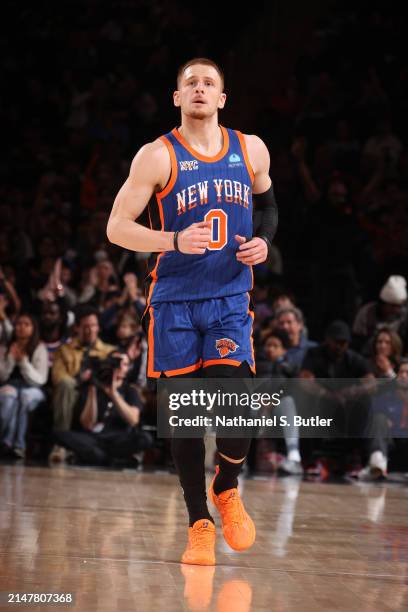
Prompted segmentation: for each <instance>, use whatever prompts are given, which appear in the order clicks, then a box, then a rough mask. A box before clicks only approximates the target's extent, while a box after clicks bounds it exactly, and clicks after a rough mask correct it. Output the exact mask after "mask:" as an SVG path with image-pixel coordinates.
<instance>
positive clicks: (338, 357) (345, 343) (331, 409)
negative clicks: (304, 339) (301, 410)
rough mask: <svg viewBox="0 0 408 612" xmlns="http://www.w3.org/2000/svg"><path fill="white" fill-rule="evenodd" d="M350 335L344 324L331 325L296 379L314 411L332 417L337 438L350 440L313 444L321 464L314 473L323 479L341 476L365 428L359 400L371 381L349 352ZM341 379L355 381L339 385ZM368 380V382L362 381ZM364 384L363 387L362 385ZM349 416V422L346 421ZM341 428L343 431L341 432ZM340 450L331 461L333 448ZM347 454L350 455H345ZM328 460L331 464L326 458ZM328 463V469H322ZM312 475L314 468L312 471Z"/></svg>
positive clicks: (365, 367)
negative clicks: (336, 430) (310, 398)
mask: <svg viewBox="0 0 408 612" xmlns="http://www.w3.org/2000/svg"><path fill="white" fill-rule="evenodd" d="M350 341H351V332H350V328H349V326H348V325H347V324H346V323H345V322H344V321H333V323H331V324H330V325H329V326H328V328H327V329H326V333H325V339H324V341H323V342H322V343H321V344H320V345H319V346H317V347H314V348H311V349H309V350H308V352H307V354H306V356H305V358H304V361H303V363H302V367H301V370H300V374H299V377H300V378H302V379H306V380H305V384H304V385H302V387H303V389H304V391H305V392H306V393H308V394H311V395H312V396H314V401H315V402H316V409H318V410H319V411H320V410H321V411H322V412H323V416H325V417H333V418H334V420H335V423H336V426H337V427H338V429H339V430H340V435H342V436H350V439H343V440H341V441H340V442H339V441H338V440H335V439H332V440H322V441H320V440H319V443H316V442H315V443H314V446H315V448H314V452H315V453H316V451H317V448H318V447H320V455H322V456H323V457H324V462H323V463H322V462H321V461H318V462H317V464H316V468H317V472H318V474H320V475H321V476H322V477H323V476H324V474H326V475H332V474H333V475H336V476H339V475H343V474H344V472H345V471H346V469H347V461H348V460H349V458H350V457H351V456H352V455H353V454H354V453H355V446H354V445H355V442H354V441H353V440H352V439H351V438H356V437H358V436H359V435H360V434H361V433H362V431H360V430H362V429H363V428H364V424H365V416H366V411H365V404H364V401H363V400H361V397H362V396H364V394H365V393H366V392H367V387H369V385H370V384H371V383H372V380H373V379H374V377H373V375H372V374H371V373H370V371H369V365H368V363H367V361H366V360H365V359H364V358H363V357H362V356H361V355H358V354H357V353H356V352H354V351H353V350H351V349H350V348H349V345H350ZM341 379H354V380H353V381H352V382H350V380H344V382H342V381H341ZM365 379H368V380H365ZM363 380H364V384H362V382H363ZM350 415H351V418H349V417H350ZM341 428H343V430H342V429H341ZM333 445H334V446H336V445H337V449H339V448H340V449H341V451H340V455H339V453H338V450H337V451H336V452H337V457H335V458H333V451H332V447H333ZM348 451H349V452H348ZM327 456H330V457H331V459H330V462H327V461H326V457H327ZM325 463H327V466H326V465H325ZM311 470H312V471H313V472H314V471H315V468H311Z"/></svg>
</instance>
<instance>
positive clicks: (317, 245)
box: [0, 0, 408, 610]
mask: <svg viewBox="0 0 408 612" xmlns="http://www.w3.org/2000/svg"><path fill="white" fill-rule="evenodd" d="M2 6H3V8H2V11H3V14H4V16H5V17H6V18H4V19H3V20H2V23H1V25H0V49H1V58H0V64H1V81H2V92H3V93H2V98H1V102H0V108H1V117H2V122H1V125H2V130H1V135H2V149H3V155H2V160H1V162H0V193H1V197H0V347H1V346H2V347H6V346H7V345H8V343H9V341H10V337H11V335H12V333H13V326H14V324H15V322H16V320H17V318H18V316H19V313H21V312H28V313H31V314H32V315H33V316H34V317H36V318H37V319H38V320H39V321H40V334H42V335H41V338H42V340H43V341H44V342H46V344H47V348H48V353H49V358H50V363H51V364H52V360H53V358H54V356H55V353H56V351H57V350H58V349H59V347H60V346H61V345H62V344H64V343H65V342H66V340H67V339H68V338H70V336H71V334H72V333H73V330H74V327H73V325H74V322H75V317H76V316H77V313H78V312H79V311H80V310H81V308H84V307H87V306H90V307H93V308H96V310H97V311H98V312H99V318H100V334H99V335H100V338H101V339H102V340H103V341H104V342H106V343H110V344H112V345H116V346H119V347H122V348H123V347H124V346H128V343H130V342H131V341H134V345H132V347H133V348H132V350H133V353H132V358H131V380H132V382H133V383H134V386H135V388H136V389H137V392H138V394H139V400H138V401H139V402H140V404H139V408H140V411H141V414H142V415H143V418H142V424H143V427H144V430H143V432H144V434H143V435H146V436H147V438H148V440H150V442H151V444H150V443H149V444H148V446H149V448H148V449H147V450H145V451H144V452H140V453H138V454H137V457H133V456H132V457H131V458H129V460H126V461H124V460H119V459H118V458H116V459H115V460H114V461H110V462H108V464H106V463H103V465H104V466H105V467H110V468H114V469H115V470H116V469H117V468H123V467H125V468H132V470H134V471H135V473H136V469H139V470H140V471H141V470H145V471H155V470H164V471H165V472H166V473H167V472H170V473H171V472H173V471H174V470H173V465H172V461H171V457H170V453H169V448H168V445H167V443H166V442H163V441H160V440H156V439H155V433H154V423H155V392H154V386H152V384H151V383H150V382H149V381H148V380H146V375H145V363H146V339H145V336H144V332H143V329H142V327H141V326H140V315H141V313H142V312H143V309H144V304H145V301H144V291H143V282H144V279H145V277H146V274H147V272H148V271H147V267H146V265H147V264H146V257H145V255H144V254H137V253H136V254H134V253H130V252H126V251H125V250H123V249H121V248H119V247H117V246H115V245H113V244H111V243H110V242H109V241H108V239H107V237H106V224H107V220H108V216H109V213H110V210H111V207H112V204H113V201H114V198H115V196H116V194H117V192H118V189H119V188H120V186H121V185H122V184H123V182H124V180H125V179H126V177H127V175H128V171H129V167H130V163H131V160H132V159H133V157H134V155H135V154H136V152H137V150H138V149H139V148H140V146H142V145H143V144H144V143H146V142H149V141H152V140H154V139H155V138H156V137H158V136H159V135H161V134H163V133H166V132H168V131H170V130H171V129H172V128H173V127H175V126H176V125H178V121H179V111H178V110H177V109H175V108H174V107H173V103H172V92H173V90H174V89H175V84H176V74H177V69H178V67H179V65H181V64H182V63H183V62H184V61H186V60H188V59H190V58H192V57H197V56H198V57H200V56H206V57H210V58H212V59H213V60H215V61H216V62H218V63H219V64H220V65H221V67H222V68H223V69H224V72H225V91H226V93H227V96H228V97H227V104H226V108H225V110H223V111H222V113H221V115H220V121H221V123H222V124H223V125H226V126H228V127H231V128H235V129H239V130H240V131H242V132H245V133H250V134H251V133H254V134H257V135H258V136H260V137H261V138H262V139H263V140H264V141H265V143H266V144H267V146H268V148H269V151H270V155H271V172H270V173H271V177H272V180H273V183H274V187H275V193H276V199H277V202H278V206H279V228H278V232H277V235H276V238H275V240H274V253H273V258H272V261H271V262H270V263H269V264H262V265H259V266H257V267H256V269H255V270H254V272H255V287H254V291H253V300H254V303H255V312H256V319H255V336H254V337H255V349H256V354H257V359H258V362H259V364H260V371H261V372H263V374H264V375H265V376H269V375H270V369H268V368H269V365H270V364H269V362H268V355H267V354H266V353H265V345H264V342H265V339H266V338H267V336H268V334H269V332H270V331H272V330H273V329H275V328H276V317H275V316H276V311H277V308H278V304H279V300H280V299H284V301H285V300H286V299H289V300H290V301H291V302H292V303H293V304H295V306H296V307H297V308H298V309H299V310H300V311H301V313H302V315H303V318H304V327H303V329H302V334H303V337H304V338H305V339H307V340H308V341H309V340H311V341H315V342H316V343H318V344H319V343H320V344H321V343H324V342H325V332H326V330H327V328H328V326H329V325H330V324H332V323H333V322H334V321H338V320H341V321H343V322H344V323H345V324H346V325H347V326H348V329H349V330H350V333H351V341H350V343H349V347H350V348H351V349H352V350H354V351H355V352H356V353H357V354H358V355H359V356H360V357H361V358H362V359H364V360H365V362H366V363H367V368H370V367H371V369H372V370H373V371H374V372H375V376H378V377H381V376H382V374H383V373H384V372H382V373H381V372H380V371H379V370H378V368H377V366H378V363H379V362H378V360H376V354H375V350H374V348H373V337H374V332H370V333H368V335H367V336H364V335H362V334H361V333H359V329H358V326H357V325H356V317H357V316H358V314H359V313H361V309H362V308H364V306H365V305H366V304H369V303H372V304H374V305H373V309H372V312H373V313H374V314H375V316H377V319H378V321H381V318H380V316H379V314H378V313H379V310H378V309H380V308H381V303H382V304H384V303H386V304H391V305H394V306H395V305H397V310H395V311H393V312H392V313H391V314H389V315H387V316H389V320H388V323H390V325H391V327H392V329H393V331H395V332H396V334H397V336H398V339H397V344H398V343H399V344H398V346H399V349H398V350H396V352H395V354H393V356H392V359H391V362H392V363H391V365H392V368H391V369H392V372H393V375H394V376H396V375H397V371H398V368H399V366H400V361H401V359H402V358H403V357H404V356H405V357H406V356H407V354H408V318H407V310H406V279H407V277H408V239H407V238H408V232H407V227H408V149H407V136H408V134H407V122H406V109H407V105H408V59H407V53H406V32H407V18H406V14H405V13H403V12H402V9H400V8H399V6H398V4H397V3H395V2H381V1H379V2H376V1H374V2H365V1H361V2H358V3H356V2H349V1H341V2H340V1H334V0H333V1H330V2H327V1H325V2H323V1H315V2H313V3H304V2H293V1H292V2H282V1H280V0H279V1H278V0H275V1H272V2H266V1H265V2H263V1H260V2H257V3H255V4H254V5H250V4H247V5H245V6H244V8H241V6H240V5H239V4H238V3H233V2H215V1H212V0H211V1H207V2H205V4H204V3H203V4H201V5H200V6H196V4H194V3H185V2H181V1H178V0H168V1H163V2H160V1H155V0H152V1H149V2H147V1H145V2H143V1H140V2H139V1H137V0H134V1H132V0H122V1H119V0H118V1H112V2H105V1H97V0H87V1H73V2H61V3H51V2H45V1H44V2H37V3H34V4H33V3H27V2H20V3H15V2H11V1H6V2H4V3H3V5H2ZM142 222H143V223H147V222H148V219H147V216H146V215H143V217H142ZM132 274H135V275H136V278H134V277H133V276H131V275H132ZM129 275H130V276H129ZM390 277H396V278H397V279H398V280H397V281H391V284H388V285H387V282H388V283H389V279H390ZM404 279H405V280H404ZM384 286H387V292H386V294H383V295H386V296H388V297H387V299H386V300H382V302H381V303H380V301H379V295H380V291H381V290H382V288H383V287H384ZM404 292H405V293H404ZM390 296H391V297H390ZM404 296H405V297H404ZM387 300H388V301H387ZM50 304H56V305H57V306H56V308H57V314H58V317H59V319H58V320H59V323H58V325H57V327H58V329H57V330H56V328H55V327H54V331H53V333H52V334H51V336H50V335H49V332H50V328H47V325H46V322H45V319H44V312H45V311H46V310H47V309H49V305H50ZM364 312H365V311H364ZM370 312H371V311H370ZM123 322H124V327H126V326H127V328H126V329H127V331H126V332H124V331H123V329H122V332H120V333H123V334H125V335H122V336H121V335H120V333H119V332H118V329H119V327H120V324H122V323H123ZM360 322H361V321H360ZM383 322H385V323H387V320H385V321H383ZM360 331H361V329H360ZM55 333H56V335H55ZM305 341H306V340H305ZM394 348H395V347H394ZM397 348H398V347H397ZM1 359H4V355H3V356H2V357H1V358H0V362H1ZM300 365H301V364H300V363H299V364H298V366H299V367H300ZM309 365H310V363H309ZM378 367H379V366H378ZM376 368H377V369H376ZM50 371H51V370H50ZM351 376H352V374H351V375H350V377H351ZM3 382H4V381H2V383H3ZM54 387H55V381H53V379H52V376H51V374H50V375H49V379H48V382H47V384H46V385H45V386H44V392H45V401H43V402H42V403H41V404H40V405H39V406H38V407H37V408H36V410H35V411H33V412H32V413H30V415H29V418H28V420H27V430H26V448H25V449H24V452H23V453H17V454H15V455H12V454H10V453H9V452H4V451H5V449H4V448H3V447H2V454H3V456H2V459H1V462H2V466H1V467H2V470H5V471H3V478H4V482H6V483H8V487H9V488H8V489H5V490H6V491H8V492H9V493H10V490H11V489H10V487H11V488H12V485H11V484H10V483H11V481H12V479H13V477H14V476H13V474H14V472H8V471H7V470H8V469H14V467H15V466H16V464H17V465H18V466H20V467H21V468H22V469H23V466H29V467H31V468H32V469H36V468H37V467H38V466H44V467H46V466H48V464H49V463H51V464H54V465H55V463H58V465H60V464H65V462H68V463H72V464H73V465H74V466H75V467H76V466H80V465H82V463H81V462H80V461H78V458H75V456H74V457H72V456H71V457H69V454H68V455H66V454H64V453H62V454H61V452H60V453H59V454H58V451H57V452H56V453H55V452H54V457H52V455H53V451H55V440H54V438H53V430H54V429H55V422H53V420H54V408H53V399H52V398H53V393H54V392H55V388H54ZM77 425H78V424H77ZM74 426H75V424H74ZM405 427H407V423H405ZM74 428H75V427H74ZM141 431H142V430H141ZM404 431H405V430H404ZM143 432H142V433H143ZM401 436H402V434H401ZM329 446H330V448H327V449H325V447H324V446H323V447H322V445H321V444H316V445H315V444H314V443H313V440H312V441H307V442H305V441H303V442H301V454H302V460H303V468H304V470H305V475H307V474H308V472H307V470H309V471H310V478H314V479H315V480H317V481H318V482H319V483H320V482H321V481H326V480H328V475H330V468H331V467H332V466H333V464H332V463H330V461H329V460H328V458H327V457H325V451H327V455H328V456H329V459H330V458H333V456H334V457H336V456H337V457H338V453H337V449H336V448H334V449H333V445H329ZM57 447H58V445H57ZM343 450H344V449H343ZM317 451H318V452H317ZM348 451H350V452H351V455H350V457H351V458H350V457H349V459H350V462H349V463H348V464H347V466H344V465H343V466H342V467H343V468H344V470H346V472H347V474H348V476H349V477H353V478H354V477H355V476H356V474H357V472H358V470H360V469H361V468H363V467H364V465H365V464H366V462H367V458H368V454H367V453H368V450H367V446H366V442H365V441H364V440H363V439H361V440H354V442H353V445H352V447H348ZM341 452H343V451H340V453H341ZM284 453H285V449H284V446H283V444H282V441H280V442H278V443H277V444H276V445H275V446H274V445H272V446H270V445H269V446H268V445H265V444H264V443H263V442H261V443H258V444H256V445H255V444H254V446H253V448H252V450H251V456H250V461H249V464H248V470H249V471H250V472H251V473H253V474H255V475H256V474H261V473H262V474H264V475H265V474H266V475H267V477H268V478H272V475H273V474H275V472H276V470H277V467H278V466H279V461H280V460H281V459H282V457H283V456H284ZM336 453H337V455H336ZM122 459H123V458H122ZM395 466H397V467H398V471H399V473H400V474H401V473H403V472H406V471H407V469H408V468H407V465H406V447H402V450H401V449H400V450H399V454H398V453H397V456H396V457H395ZM337 467H338V466H337ZM46 469H47V470H48V467H46ZM33 473H34V472H33ZM46 473H47V474H50V476H49V478H50V482H51V481H52V483H53V486H57V487H59V486H61V487H62V484H61V485H56V484H55V481H56V472H52V474H53V475H52V476H51V471H47V472H46ZM113 473H114V474H116V472H113ZM143 473H144V472H143ZM106 474H107V472H106ZM20 475H21V473H20ZM343 475H344V472H342V474H341V476H343ZM60 476H61V475H60ZM334 476H339V472H338V471H336V470H334ZM23 478H27V479H28V478H29V476H26V473H24V474H23ZM39 478H40V479H41V478H42V477H39ZM61 478H62V480H61V482H65V479H66V478H67V476H66V475H65V476H61ZM98 478H100V480H99V481H98V482H101V483H103V482H104V480H103V478H104V477H103V476H101V475H98ZM106 478H107V480H106V481H105V482H109V483H110V484H111V485H112V486H114V485H113V483H114V481H113V477H112V474H109V475H108V476H106ZM27 482H28V480H27ZM143 482H144V481H143ZM146 482H147V481H146ZM20 485H21V481H20ZM20 485H19V486H20ZM47 486H48V485H47ZM50 486H51V485H50ZM166 486H167V485H166ZM102 487H103V484H102ZM13 491H14V489H13ZM59 491H60V493H61V494H62V492H61V489H59ZM13 495H14V493H13V494H12V495H11V498H10V499H14V498H13ZM316 495H317V494H316ZM338 495H339V498H340V497H341V495H342V493H338ZM147 497H148V495H147ZM374 497H375V496H374ZM288 499H289V497H288ZM317 499H318V497H316V500H317ZM395 503H396V506H395V507H396V508H397V514H398V508H399V506H398V504H397V502H395ZM398 503H399V502H398ZM312 506H313V503H311V506H310V508H312ZM180 507H181V506H180ZM308 507H309V506H308ZM311 511H312V510H311ZM5 525H6V529H8V527H7V522H6V523H5ZM390 529H391V531H392V528H390ZM391 531H390V533H391ZM397 535H398V534H397ZM388 536H389V537H392V534H391V535H390V534H388ZM388 536H387V537H388ZM398 537H399V535H398ZM401 542H402V545H403V546H405V549H404V550H405V551H406V540H404V538H402V540H401ZM404 542H405V543H404ZM78 545H79V544H78ZM352 554H354V553H352ZM357 554H358V553H357ZM343 560H344V559H343ZM346 560H347V559H345V560H344V562H345V564H346ZM400 560H401V559H400ZM402 560H404V559H402ZM405 562H406V556H405ZM340 565H341V564H340ZM370 567H371V566H370ZM398 567H399V566H398ZM343 569H344V571H346V569H347V568H346V567H344V568H343ZM371 569H372V571H373V572H374V573H375V571H374V569H373V568H371ZM15 572H17V570H16V569H15ZM390 572H392V568H391V569H390ZM401 572H402V570H401ZM7 575H8V574H7ZM401 575H402V574H401ZM398 576H400V574H399V573H398ZM9 578H10V577H9ZM13 584H16V585H18V581H17V582H15V583H13ZM391 586H392V585H391ZM16 588H17V587H16ZM387 588H388V587H387ZM391 591H392V589H389V590H388V591H387V596H388V597H390V600H392V593H391ZM400 593H402V595H401V599H400V600H399V601H397V602H394V603H395V605H392V604H390V603H389V602H388V604H387V605H388V608H389V609H401V610H402V609H404V604H403V600H404V597H405V598H406V594H404V593H403V592H402V591H400ZM376 597H377V599H376ZM378 598H379V593H377V594H376V595H373V598H372V599H371V601H372V602H375V603H376V605H377V604H378V605H379V600H378ZM274 601H275V600H274ZM276 601H278V600H276ZM276 601H275V603H276ZM281 601H283V600H281ZM316 601H317V602H318V606H320V609H328V607H327V606H328V605H329V604H327V601H326V604H325V603H324V601H325V600H323V599H322V600H321V601H320V600H318V599H316ZM316 601H315V602H314V604H310V609H318V608H316V607H315V606H316ZM319 601H320V603H319ZM367 601H369V599H367ZM309 603H310V602H309ZM282 605H283V604H282ZM373 605H374V604H373ZM313 606H314V607H313ZM295 607H296V606H295V605H294V604H293V607H291V606H290V605H289V607H287V608H286V607H283V608H282V609H294V608H295ZM83 609H92V608H91V607H84V608H83ZM96 609H98V608H96ZM99 609H104V608H103V606H100V607H99ZM110 609H114V608H110ZM174 609H176V608H174ZM248 609H249V608H248ZM254 609H255V608H254ZM298 609H301V608H298ZM305 609H306V608H305ZM308 609H309V608H308ZM339 609H340V608H339ZM342 609H343V608H342ZM348 609H352V608H350V607H349V608H348ZM367 609H377V608H375V607H372V608H367ZM378 609H380V608H378Z"/></svg>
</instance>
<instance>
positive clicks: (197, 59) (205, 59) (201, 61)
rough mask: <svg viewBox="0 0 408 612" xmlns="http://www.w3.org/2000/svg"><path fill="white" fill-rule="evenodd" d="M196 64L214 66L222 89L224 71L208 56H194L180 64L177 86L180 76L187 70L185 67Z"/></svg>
mask: <svg viewBox="0 0 408 612" xmlns="http://www.w3.org/2000/svg"><path fill="white" fill-rule="evenodd" d="M197 64H203V65H204V66H212V67H213V68H215V70H216V71H217V72H218V74H219V75H220V79H221V87H222V89H224V73H223V71H222V70H221V68H220V67H219V66H218V64H216V63H215V62H213V60H210V59H208V57H195V58H193V59H191V60H189V61H188V62H186V63H185V64H183V65H182V66H180V68H179V69H178V72H177V87H179V85H180V80H181V77H182V76H183V73H184V71H185V70H187V68H189V67H190V66H195V65H197Z"/></svg>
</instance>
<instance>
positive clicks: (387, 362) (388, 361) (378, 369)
mask: <svg viewBox="0 0 408 612" xmlns="http://www.w3.org/2000/svg"><path fill="white" fill-rule="evenodd" d="M401 353H402V342H401V338H400V337H399V335H398V334H396V333H395V332H394V331H393V330H392V329H390V328H389V327H387V326H386V325H384V326H383V327H379V328H378V329H377V330H376V332H375V333H374V337H373V343H372V352H371V357H370V360H369V363H370V365H371V367H372V372H373V374H374V376H376V377H377V378H395V377H396V376H397V374H396V372H397V370H398V365H399V362H400V359H401Z"/></svg>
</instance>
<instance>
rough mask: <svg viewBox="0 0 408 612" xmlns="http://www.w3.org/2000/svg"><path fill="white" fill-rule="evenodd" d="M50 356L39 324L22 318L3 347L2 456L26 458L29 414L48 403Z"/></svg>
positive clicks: (0, 393) (0, 366)
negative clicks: (41, 339) (40, 332)
mask: <svg viewBox="0 0 408 612" xmlns="http://www.w3.org/2000/svg"><path fill="white" fill-rule="evenodd" d="M47 378H48V354H47V349H46V347H45V346H44V344H43V343H42V342H40V336H39V331H38V325H37V322H36V320H35V319H34V318H33V317H32V316H31V315H29V314H20V315H19V316H18V318H17V320H16V324H15V328H14V332H13V334H12V337H11V339H10V342H9V344H8V345H7V346H2V347H0V382H1V383H2V387H0V441H1V444H2V453H3V454H6V455H8V456H12V457H15V458H24V455H25V447H26V444H25V437H26V432H27V423H28V413H29V412H31V411H32V410H34V409H35V408H36V407H37V406H38V404H39V403H40V402H41V401H43V400H44V399H45V395H44V392H43V390H42V387H43V385H45V383H46V382H47Z"/></svg>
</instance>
